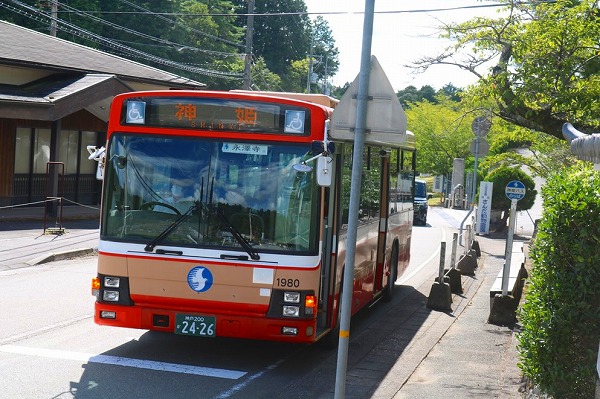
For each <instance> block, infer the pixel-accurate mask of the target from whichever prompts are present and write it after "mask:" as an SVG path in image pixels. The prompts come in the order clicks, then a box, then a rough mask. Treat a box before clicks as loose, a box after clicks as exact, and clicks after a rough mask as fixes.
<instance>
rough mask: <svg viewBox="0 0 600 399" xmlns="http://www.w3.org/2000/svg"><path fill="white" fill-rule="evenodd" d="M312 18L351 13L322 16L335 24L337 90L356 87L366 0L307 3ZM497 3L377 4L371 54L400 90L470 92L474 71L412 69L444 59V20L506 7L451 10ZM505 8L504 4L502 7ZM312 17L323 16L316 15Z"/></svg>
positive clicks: (388, 0) (395, 0)
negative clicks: (427, 59)
mask: <svg viewBox="0 0 600 399" xmlns="http://www.w3.org/2000/svg"><path fill="white" fill-rule="evenodd" d="M304 1H305V4H306V6H307V9H308V12H309V13H321V12H323V13H327V12H340V11H342V12H346V13H345V14H331V15H322V16H323V18H325V20H327V22H328V23H329V27H330V28H331V31H332V32H333V37H334V39H335V41H336V45H337V47H338V49H339V51H340V54H339V61H340V68H339V71H338V73H337V74H336V75H335V76H334V77H333V84H334V85H335V86H342V85H343V84H344V83H346V82H352V81H353V80H354V78H355V77H356V75H357V74H358V73H359V71H360V56H361V46H362V31H363V23H364V10H365V0H304ZM495 3H497V2H489V1H481V0H419V1H411V2H409V1H399V0H375V17H374V22H373V38H372V44H371V54H372V55H374V56H375V57H377V60H378V61H379V63H380V64H381V66H382V68H383V70H384V71H385V73H386V75H387V77H388V79H389V80H390V83H391V84H392V87H393V89H394V91H397V90H401V89H404V88H405V87H406V86H409V85H413V86H415V87H417V88H418V89H419V88H421V87H422V86H424V85H430V86H433V87H434V88H435V89H440V88H441V87H442V86H444V85H445V84H447V83H452V84H453V85H454V86H457V87H465V86H466V85H468V84H472V83H475V81H476V78H475V76H474V75H473V74H471V73H469V72H465V71H462V70H461V69H459V68H458V67H453V66H434V67H431V68H429V70H427V71H426V72H425V73H423V74H418V75H416V74H415V73H414V71H413V70H412V69H411V68H406V67H404V65H406V64H410V63H412V62H413V61H415V60H418V59H419V58H421V57H423V56H435V55H437V54H439V53H440V52H441V51H442V50H443V49H444V48H445V47H446V46H448V45H449V44H450V42H448V41H445V40H443V39H440V38H439V30H438V29H437V27H438V26H440V24H441V23H440V21H438V20H441V21H443V22H462V21H466V20H469V19H471V18H473V17H475V16H488V17H495V16H497V10H498V9H500V8H501V7H488V8H471V9H460V10H455V11H454V10H452V11H451V10H447V9H448V8H453V7H461V6H473V5H488V4H495ZM498 3H499V2H498ZM440 8H441V9H446V10H444V11H437V12H434V11H427V12H410V13H409V12H406V13H380V14H378V12H384V11H410V10H433V9H440ZM310 17H311V18H316V17H317V15H314V14H311V15H310Z"/></svg>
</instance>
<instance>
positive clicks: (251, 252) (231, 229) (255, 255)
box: [209, 205, 260, 260]
mask: <svg viewBox="0 0 600 399" xmlns="http://www.w3.org/2000/svg"><path fill="white" fill-rule="evenodd" d="M209 209H211V210H213V211H214V212H215V213H216V214H217V216H218V217H219V219H220V220H221V222H223V224H224V225H225V226H226V227H227V230H229V232H230V233H231V235H232V236H233V238H235V239H236V241H237V242H239V243H240V245H241V246H242V248H244V250H245V251H246V252H247V253H248V255H250V259H252V260H259V259H260V255H259V254H258V252H256V251H255V250H254V248H252V245H250V243H249V242H248V240H246V239H245V238H244V236H243V235H241V234H240V232H239V231H237V229H236V228H235V227H233V225H232V224H231V222H230V221H229V220H228V219H227V217H226V216H225V215H223V213H222V212H221V210H220V209H219V208H217V207H216V206H214V205H210V208H209Z"/></svg>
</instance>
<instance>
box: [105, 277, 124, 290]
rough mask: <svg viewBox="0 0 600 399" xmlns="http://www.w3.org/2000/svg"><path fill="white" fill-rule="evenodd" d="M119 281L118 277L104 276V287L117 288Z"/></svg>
mask: <svg viewBox="0 0 600 399" xmlns="http://www.w3.org/2000/svg"><path fill="white" fill-rule="evenodd" d="M120 283H121V279H120V278H119V277H111V276H104V286H105V287H109V288H119V285H120Z"/></svg>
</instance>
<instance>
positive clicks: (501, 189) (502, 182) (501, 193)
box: [485, 166, 537, 231]
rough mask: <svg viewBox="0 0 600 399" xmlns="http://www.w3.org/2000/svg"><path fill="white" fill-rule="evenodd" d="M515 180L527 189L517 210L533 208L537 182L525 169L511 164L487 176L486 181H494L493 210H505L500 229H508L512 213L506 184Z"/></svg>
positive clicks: (518, 203)
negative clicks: (507, 224)
mask: <svg viewBox="0 0 600 399" xmlns="http://www.w3.org/2000/svg"><path fill="white" fill-rule="evenodd" d="M513 180H518V181H520V182H521V183H523V185H524V186H525V190H526V192H525V197H523V198H522V199H521V200H519V201H518V202H517V211H526V210H528V209H531V207H532V206H533V204H534V203H535V197H536V196H537V191H536V190H535V182H534V181H533V179H532V178H531V177H530V176H529V175H528V174H527V173H525V172H523V170H521V169H520V168H516V167H511V166H500V167H499V168H496V169H494V170H492V171H491V172H490V173H488V175H487V176H486V178H485V181H490V182H493V183H494V188H493V189H492V210H498V211H503V212H504V213H503V215H502V218H501V220H500V222H499V223H498V225H499V230H500V231H504V230H505V229H506V221H507V220H508V216H509V213H510V200H509V199H508V197H507V196H506V194H505V190H506V185H507V184H508V183H509V182H511V181H513Z"/></svg>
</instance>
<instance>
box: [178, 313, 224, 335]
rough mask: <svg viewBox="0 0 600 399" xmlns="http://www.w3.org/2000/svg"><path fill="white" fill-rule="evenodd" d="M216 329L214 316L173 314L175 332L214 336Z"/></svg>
mask: <svg viewBox="0 0 600 399" xmlns="http://www.w3.org/2000/svg"><path fill="white" fill-rule="evenodd" d="M216 329H217V321H216V317H214V316H203V315H192V314H177V315H175V334H181V335H195V336H197V337H214V336H216Z"/></svg>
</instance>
